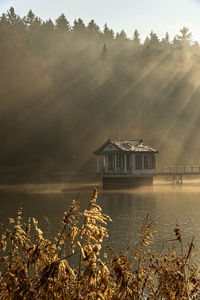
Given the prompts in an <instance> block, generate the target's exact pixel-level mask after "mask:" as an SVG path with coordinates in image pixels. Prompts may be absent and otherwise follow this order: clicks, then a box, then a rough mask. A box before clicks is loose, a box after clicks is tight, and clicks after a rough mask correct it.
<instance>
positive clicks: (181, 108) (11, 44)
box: [0, 8, 200, 172]
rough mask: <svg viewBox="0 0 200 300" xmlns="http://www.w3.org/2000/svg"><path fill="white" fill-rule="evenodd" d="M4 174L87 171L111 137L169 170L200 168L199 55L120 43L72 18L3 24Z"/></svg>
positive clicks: (186, 35) (13, 19) (183, 48)
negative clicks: (131, 142)
mask: <svg viewBox="0 0 200 300" xmlns="http://www.w3.org/2000/svg"><path fill="white" fill-rule="evenodd" d="M0 65H1V68H0V78H1V81H0V82H1V83H0V99H1V109H0V141H1V147H0V165H1V168H8V167H19V166H20V167H27V166H28V167H30V168H37V167H38V168H41V169H42V168H47V169H48V168H50V169H55V168H58V169H68V170H72V169H76V170H77V169H86V170H89V171H91V172H93V171H95V170H93V169H92V168H91V166H92V151H93V150H94V149H95V148H96V147H97V146H98V145H101V144H102V143H103V142H104V141H105V139H107V137H113V138H121V139H123V138H124V139H128V138H139V139H140V138H143V140H144V141H145V142H146V143H147V144H148V143H149V144H150V145H152V146H154V147H155V148H158V149H159V150H160V153H161V155H160V159H161V163H162V164H166V165H169V164H173V163H187V164H189V163H195V164H198V163H199V148H200V143H199V140H200V139H199V128H200V109H199V107H200V89H199V77H200V47H199V45H198V43H197V42H194V41H193V40H192V34H191V33H190V31H189V29H187V28H186V27H183V28H182V29H181V30H180V33H179V34H177V35H176V36H175V37H174V38H173V39H172V40H171V39H170V37H169V34H168V33H166V36H165V37H164V38H163V39H159V38H158V36H157V35H156V33H154V32H153V31H151V32H150V35H149V36H148V37H146V39H145V40H144V42H141V39H140V34H139V32H138V31H137V30H133V37H132V38H127V35H126V33H125V31H123V30H122V31H121V32H119V33H117V34H115V33H114V31H113V30H112V29H110V28H109V27H108V25H107V24H105V26H104V28H103V30H101V29H100V28H99V26H98V25H97V24H96V23H95V21H94V20H91V21H90V22H89V24H88V25H86V24H84V22H83V20H82V19H81V18H79V19H77V20H75V21H74V24H73V25H71V24H70V23H69V21H68V20H67V18H66V17H65V15H64V14H62V15H61V16H59V17H58V18H57V19H56V21H55V23H53V22H52V20H51V19H49V20H47V21H42V20H41V19H40V18H39V17H37V16H35V14H34V13H33V12H32V11H31V10H30V11H29V13H28V14H27V16H25V17H23V18H21V17H19V16H18V15H16V13H15V10H14V8H10V10H9V11H8V12H7V13H5V14H3V15H2V16H1V18H0Z"/></svg>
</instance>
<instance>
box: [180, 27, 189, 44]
mask: <svg viewBox="0 0 200 300" xmlns="http://www.w3.org/2000/svg"><path fill="white" fill-rule="evenodd" d="M180 33H181V35H176V38H177V40H178V41H179V42H180V44H181V46H190V45H191V44H192V33H191V32H189V29H188V28H187V27H183V28H181V29H180Z"/></svg>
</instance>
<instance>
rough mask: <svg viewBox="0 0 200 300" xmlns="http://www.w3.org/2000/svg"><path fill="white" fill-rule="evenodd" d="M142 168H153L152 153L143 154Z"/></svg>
mask: <svg viewBox="0 0 200 300" xmlns="http://www.w3.org/2000/svg"><path fill="white" fill-rule="evenodd" d="M144 168H145V169H154V168H155V157H154V156H152V155H145V156H144Z"/></svg>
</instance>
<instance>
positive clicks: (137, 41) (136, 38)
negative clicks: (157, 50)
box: [133, 29, 140, 45]
mask: <svg viewBox="0 0 200 300" xmlns="http://www.w3.org/2000/svg"><path fill="white" fill-rule="evenodd" d="M133 42H134V44H135V45H140V34H139V32H138V30H137V29H136V30H135V31H134V34H133Z"/></svg>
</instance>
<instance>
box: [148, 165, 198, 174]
mask: <svg viewBox="0 0 200 300" xmlns="http://www.w3.org/2000/svg"><path fill="white" fill-rule="evenodd" d="M173 175H174V176H177V175H181V176H182V175H200V166H167V167H160V168H156V171H155V175H154V176H173Z"/></svg>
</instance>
